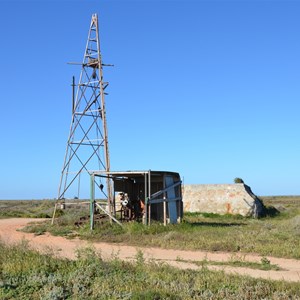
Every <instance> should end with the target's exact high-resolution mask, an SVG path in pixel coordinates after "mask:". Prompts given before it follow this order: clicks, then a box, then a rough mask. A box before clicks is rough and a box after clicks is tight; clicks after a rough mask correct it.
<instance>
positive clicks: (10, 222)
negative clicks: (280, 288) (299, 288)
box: [0, 218, 300, 282]
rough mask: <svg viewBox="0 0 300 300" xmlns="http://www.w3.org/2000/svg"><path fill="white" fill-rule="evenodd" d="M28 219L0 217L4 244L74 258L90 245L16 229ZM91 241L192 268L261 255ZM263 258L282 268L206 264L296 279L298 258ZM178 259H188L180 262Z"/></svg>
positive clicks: (121, 254)
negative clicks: (205, 262) (26, 245)
mask: <svg viewBox="0 0 300 300" xmlns="http://www.w3.org/2000/svg"><path fill="white" fill-rule="evenodd" d="M34 221H40V222H43V220H42V219H34ZM30 222H33V219H25V218H24V219H0V239H1V240H2V241H4V242H5V243H7V244H15V243H19V242H21V241H22V240H24V239H25V240H27V241H28V243H29V245H30V246H31V247H32V248H34V249H37V250H39V251H41V252H47V253H49V251H50V250H51V251H53V252H54V254H55V255H57V256H60V257H67V258H70V259H74V258H76V250H77V249H80V248H84V247H86V246H91V243H90V242H87V241H82V240H79V239H72V240H69V239H65V238H63V237H59V236H51V235H50V234H44V235H38V236H36V235H34V234H31V233H24V232H21V231H18V229H21V228H22V227H24V226H26V225H27V224H28V223H30ZM92 245H93V247H94V248H95V249H96V251H99V252H100V253H101V257H102V258H103V259H110V258H113V257H114V256H117V257H118V258H120V259H124V260H133V259H135V257H136V254H137V251H139V250H140V251H142V253H143V256H144V258H145V259H146V260H155V261H160V262H165V263H168V264H170V265H172V266H174V267H177V268H181V269H193V270H197V269H199V268H201V267H199V266H197V265H196V264H194V263H192V261H202V260H204V259H205V260H208V261H229V260H231V259H232V258H233V257H236V258H240V259H243V260H245V261H251V262H261V258H262V257H261V256H259V255H252V254H247V255H245V254H238V255H237V254H233V253H220V252H205V251H182V250H166V249H160V248H142V247H132V246H126V245H120V244H109V243H92ZM49 249H50V250H49ZM267 258H268V259H269V260H270V262H271V264H276V265H278V266H279V267H280V268H282V269H283V270H279V271H273V270H272V271H262V270H253V269H248V268H241V267H230V266H213V265H208V268H209V269H211V270H224V272H226V273H231V274H239V275H248V276H251V277H255V278H265V279H274V280H286V281H293V282H300V260H295V259H283V258H275V257H267ZM180 260H184V261H189V262H181V261H180Z"/></svg>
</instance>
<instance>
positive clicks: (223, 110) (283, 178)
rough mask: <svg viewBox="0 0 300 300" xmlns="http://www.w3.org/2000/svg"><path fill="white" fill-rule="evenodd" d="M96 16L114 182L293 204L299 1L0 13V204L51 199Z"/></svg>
mask: <svg viewBox="0 0 300 300" xmlns="http://www.w3.org/2000/svg"><path fill="white" fill-rule="evenodd" d="M92 13H98V15H99V23H100V24H99V25H100V38H101V49H102V57H103V61H104V62H105V63H112V64H114V65H115V67H114V68H109V69H105V73H104V76H105V80H107V81H109V82H110V86H109V89H108V91H109V96H108V97H106V103H107V118H108V132H109V146H110V155H111V169H112V170H145V169H146V170H148V169H153V170H170V171H178V172H180V174H181V176H182V177H183V179H184V183H185V184H197V183H199V184H200V183H232V182H233V179H234V178H235V177H241V178H243V179H244V181H245V182H246V183H247V184H248V185H250V186H251V188H252V190H253V192H254V193H256V194H258V195H299V194H300V184H299V167H300V156H299V153H300V139H299V128H300V118H299V111H300V101H299V100H300V18H299V15H300V1H287V0H284V1H259V0H257V1H243V0H241V1H226V0H223V1H213V0H212V1H186V0H182V1H180V0H178V1H171V0H169V1H167V0H165V1H163V0H162V1H155V0H153V1H126V0H123V1H88V0H85V1H83V0H82V1H25V0H24V1H11V0H10V1H3V0H2V1H0V28H1V29H0V30H1V31H0V32H1V47H0V55H1V72H0V83H1V93H0V97H1V118H0V130H1V147H0V159H1V173H0V179H1V181H0V199H39V198H48V197H50V198H54V197H57V189H58V183H59V179H60V172H61V168H62V164H63V158H64V154H65V147H66V142H67V138H68V134H69V124H70V120H71V87H70V84H71V78H72V75H75V76H79V73H80V68H79V67H77V66H70V65H67V62H70V61H82V57H83V53H84V49H85V43H86V39H87V33H88V29H89V25H90V19H91V15H92Z"/></svg>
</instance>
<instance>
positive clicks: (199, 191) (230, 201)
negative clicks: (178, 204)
mask: <svg viewBox="0 0 300 300" xmlns="http://www.w3.org/2000/svg"><path fill="white" fill-rule="evenodd" d="M183 209H184V211H186V212H206V213H216V214H239V215H242V216H254V217H259V216H262V215H263V214H264V205H263V203H262V202H261V200H260V199H259V198H258V197H256V196H255V195H254V194H253V193H252V191H251V189H250V187H249V186H247V185H245V184H243V183H235V184H192V185H184V187H183Z"/></svg>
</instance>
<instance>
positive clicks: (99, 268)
mask: <svg viewBox="0 0 300 300" xmlns="http://www.w3.org/2000/svg"><path fill="white" fill-rule="evenodd" d="M0 267H1V272H0V299H32V300H35V299H216V300H217V299H222V300H223V299H229V300H230V299H300V291H299V286H298V284H293V283H286V282H283V281H278V282H276V281H266V280H260V279H252V278H248V277H243V276H233V275H226V276H225V274H224V273H223V272H213V271H209V270H208V269H207V268H205V267H203V268H202V269H200V270H198V271H192V270H178V269H175V268H172V267H169V266H167V265H163V264H156V263H153V262H152V263H146V262H145V261H144V259H143V255H142V253H137V255H136V261H134V262H131V263H129V262H123V261H120V260H119V259H118V258H117V257H115V258H113V259H112V260H111V261H104V260H103V259H102V258H101V255H100V254H97V253H95V251H94V250H93V248H86V249H81V250H80V251H79V252H78V255H77V260H74V261H70V260H67V259H58V258H54V257H52V256H51V255H50V254H47V255H41V254H39V253H37V252H35V251H32V250H30V249H29V248H28V246H27V245H26V244H24V243H23V244H21V245H16V246H12V247H7V246H5V245H4V244H2V243H0Z"/></svg>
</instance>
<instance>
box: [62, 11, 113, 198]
mask: <svg viewBox="0 0 300 300" xmlns="http://www.w3.org/2000/svg"><path fill="white" fill-rule="evenodd" d="M80 65H81V73H80V77H79V82H78V83H77V84H75V80H74V78H73V105H72V120H71V126H70V133H69V137H68V141H67V148H66V154H65V158H64V164H63V168H62V172H61V178H60V184H59V188H58V198H57V199H58V201H59V200H62V199H65V198H73V197H74V195H75V196H76V197H78V198H81V197H82V196H81V195H80V192H81V191H80V186H83V185H85V186H86V187H88V186H89V180H90V176H89V175H90V174H91V172H92V171H95V170H101V171H105V172H109V171H110V160H109V151H108V134H107V123H106V112H105V92H104V91H105V89H106V88H107V86H108V83H107V82H104V81H103V66H104V65H103V63H102V59H101V52H100V40H99V27H98V16H97V14H94V15H92V20H91V25H90V28H89V32H88V39H87V44H86V48H85V52H84V56H83V62H82V63H80ZM96 184H97V185H98V187H99V191H101V192H102V195H104V196H105V197H104V198H107V199H108V202H109V203H110V201H111V199H112V198H111V197H112V195H111V184H110V181H109V179H106V180H105V182H103V183H102V182H98V183H96Z"/></svg>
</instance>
